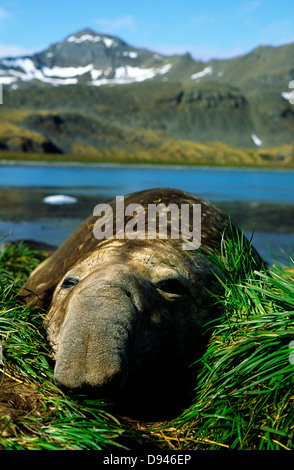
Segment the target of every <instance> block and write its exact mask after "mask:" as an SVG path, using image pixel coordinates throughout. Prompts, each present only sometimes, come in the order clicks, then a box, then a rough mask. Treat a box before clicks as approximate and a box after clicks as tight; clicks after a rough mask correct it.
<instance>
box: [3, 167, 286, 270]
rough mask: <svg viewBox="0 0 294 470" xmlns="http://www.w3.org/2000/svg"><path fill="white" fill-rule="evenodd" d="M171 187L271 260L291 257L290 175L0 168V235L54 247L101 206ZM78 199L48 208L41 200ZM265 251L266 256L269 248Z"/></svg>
mask: <svg viewBox="0 0 294 470" xmlns="http://www.w3.org/2000/svg"><path fill="white" fill-rule="evenodd" d="M156 187H171V188H178V189H182V190H185V191H188V192H190V193H192V194H197V195H199V196H200V197H203V198H205V199H208V200H210V201H212V202H214V203H216V204H217V205H218V206H219V207H220V208H221V209H222V210H224V211H225V212H226V213H227V212H228V211H230V213H231V215H232V218H233V219H234V220H235V221H236V222H237V223H238V224H241V225H242V226H243V227H244V229H245V233H247V234H249V233H250V232H251V230H252V228H253V226H254V225H255V235H254V245H255V246H256V247H257V249H258V250H259V251H260V252H261V254H262V255H263V256H264V257H265V258H266V259H267V260H268V261H269V262H271V261H272V260H273V258H274V257H277V258H278V259H279V260H281V257H283V255H282V252H283V251H284V252H285V251H286V253H287V256H288V254H289V253H290V252H291V254H292V255H293V248H294V242H293V233H294V171H291V170H256V169H228V168H226V169H223V168H187V167H153V166H152V167H149V166H127V165H125V166H115V165H96V166H94V165H89V166H86V165H85V166H82V165H72V166H70V167H69V166H66V165H51V164H50V165H46V164H43V165H34V164H25V165H2V166H0V197H1V201H2V203H1V206H0V236H1V237H3V236H7V235H8V236H7V238H8V239H10V240H16V239H34V240H38V241H43V242H47V243H53V244H56V245H60V244H61V243H62V242H63V241H64V240H65V239H66V238H67V237H68V235H69V234H70V233H71V232H72V230H73V229H74V228H75V227H76V226H78V225H79V223H80V222H81V221H83V220H84V219H85V218H86V217H87V216H88V215H89V214H91V213H92V211H93V208H94V206H95V205H96V204H98V203H100V202H105V201H108V200H110V199H112V198H114V197H115V196H117V195H125V194H128V193H130V192H133V191H139V190H143V189H148V188H156ZM54 194H64V195H68V196H72V197H76V198H77V199H78V202H77V203H76V204H72V205H63V206H49V205H48V204H45V203H44V202H43V199H44V197H46V196H50V195H54ZM268 245H270V247H271V250H272V251H273V253H271V251H270V250H269V248H268Z"/></svg>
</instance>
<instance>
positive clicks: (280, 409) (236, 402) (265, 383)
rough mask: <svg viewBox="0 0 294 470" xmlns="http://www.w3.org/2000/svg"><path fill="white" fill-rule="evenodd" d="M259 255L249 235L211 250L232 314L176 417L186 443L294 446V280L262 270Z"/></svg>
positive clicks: (227, 313)
mask: <svg viewBox="0 0 294 470" xmlns="http://www.w3.org/2000/svg"><path fill="white" fill-rule="evenodd" d="M251 257H252V254H251V245H250V244H249V246H248V247H247V248H246V247H244V244H243V239H242V237H240V238H239V240H237V241H235V242H233V241H232V238H230V237H229V239H228V240H225V239H223V243H222V254H221V256H217V255H212V256H211V258H214V262H215V264H216V265H217V267H218V269H219V271H220V272H221V275H220V279H222V282H223V286H224V295H222V296H221V297H218V298H217V299H216V301H217V302H221V303H222V304H223V306H224V315H223V317H222V318H221V320H220V321H218V322H217V324H215V325H213V334H212V337H211V341H210V344H209V347H208V348H207V351H206V352H205V354H204V356H203V357H202V358H201V360H200V361H199V366H200V372H199V376H198V385H197V388H196V390H195V399H194V403H193V404H192V406H191V407H190V408H189V409H188V410H186V411H185V412H184V413H183V414H182V415H181V417H180V418H179V419H178V420H177V421H176V428H177V433H176V435H177V438H179V437H180V438H181V440H180V442H181V448H185V449H189V450H191V449H224V448H227V449H234V450H247V449H255V450H268V449H294V442H293V435H294V395H293V385H294V364H291V363H290V361H289V355H290V352H291V349H289V343H290V341H292V340H293V339H294V282H293V278H292V277H290V276H289V275H288V274H287V273H286V272H285V271H284V270H283V269H281V268H280V267H274V268H271V269H270V270H269V272H256V271H254V269H253V268H252V259H251ZM292 264H293V261H292ZM210 326H212V325H210ZM166 437H167V439H169V437H170V436H168V433H167V435H166Z"/></svg>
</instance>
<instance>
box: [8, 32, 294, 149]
mask: <svg viewBox="0 0 294 470" xmlns="http://www.w3.org/2000/svg"><path fill="white" fill-rule="evenodd" d="M293 57H294V44H289V45H285V46H279V47H272V46H260V47H258V48H255V49H254V50H253V51H251V52H249V53H248V54H245V55H243V56H239V57H235V58H233V59H224V60H220V59H212V60H210V61H208V62H203V61H197V60H194V59H193V58H192V57H191V55H190V54H188V53H187V54H183V55H169V56H166V55H163V54H158V53H156V52H154V51H150V50H148V49H139V48H136V47H134V46H131V45H129V44H127V43H126V42H125V41H123V40H122V39H120V38H118V37H117V36H113V35H107V34H100V33H96V32H95V31H93V30H92V29H88V28H86V29H83V30H81V31H79V32H77V33H74V34H70V35H68V36H66V37H65V39H63V40H62V41H60V42H56V43H54V44H52V45H50V46H49V47H48V48H46V49H45V50H43V51H40V52H38V53H35V54H33V55H27V56H21V57H14V58H9V57H8V58H3V59H0V83H2V84H3V85H4V105H3V106H1V107H0V116H1V121H2V127H1V128H0V149H2V150H15V151H42V152H49V151H51V153H52V152H57V153H72V152H74V153H75V152H77V149H78V151H79V152H82V153H84V152H85V149H97V151H99V152H100V151H101V152H102V151H104V150H105V149H106V153H107V152H108V151H109V152H110V151H111V152H112V153H115V152H117V151H118V149H120V150H119V151H130V152H132V151H133V150H134V151H135V150H136V151H139V150H140V149H141V150H142V151H144V152H147V151H148V149H153V148H154V146H155V145H156V142H157V143H158V142H159V141H160V142H161V144H160V145H161V147H162V145H163V146H164V141H165V140H166V141H168V139H173V142H174V139H179V140H181V141H185V142H186V141H191V142H213V141H223V142H226V143H227V144H229V145H233V146H238V147H242V148H259V147H271V146H283V145H293V133H294V108H293V104H292V100H293V102H294V99H293V92H292V90H291V86H292V84H293V88H294V66H293V60H292V58H293ZM186 147H187V145H186V143H185V148H186ZM110 149H112V150H110ZM172 149H173V146H172V145H170V146H169V151H170V152H172V151H173V150H172ZM91 151H92V150H91ZM150 151H151V150H150ZM152 151H153V150H152Z"/></svg>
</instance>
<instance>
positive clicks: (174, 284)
mask: <svg viewBox="0 0 294 470" xmlns="http://www.w3.org/2000/svg"><path fill="white" fill-rule="evenodd" d="M156 287H157V289H160V290H162V291H163V292H166V293H168V294H175V295H184V294H186V293H187V291H186V289H185V287H184V286H183V285H182V284H181V283H180V281H178V280H177V279H166V280H164V281H160V282H159V283H158V284H157V285H156Z"/></svg>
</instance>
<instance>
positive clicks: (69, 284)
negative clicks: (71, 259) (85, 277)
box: [60, 277, 79, 289]
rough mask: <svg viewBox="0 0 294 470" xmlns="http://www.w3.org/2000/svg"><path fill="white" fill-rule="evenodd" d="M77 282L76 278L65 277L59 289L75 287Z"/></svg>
mask: <svg viewBox="0 0 294 470" xmlns="http://www.w3.org/2000/svg"><path fill="white" fill-rule="evenodd" d="M78 282H79V279H77V278H76V277H66V278H65V279H64V281H63V283H62V284H61V287H60V289H69V288H70V287H73V286H75V285H76V284H77V283H78Z"/></svg>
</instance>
